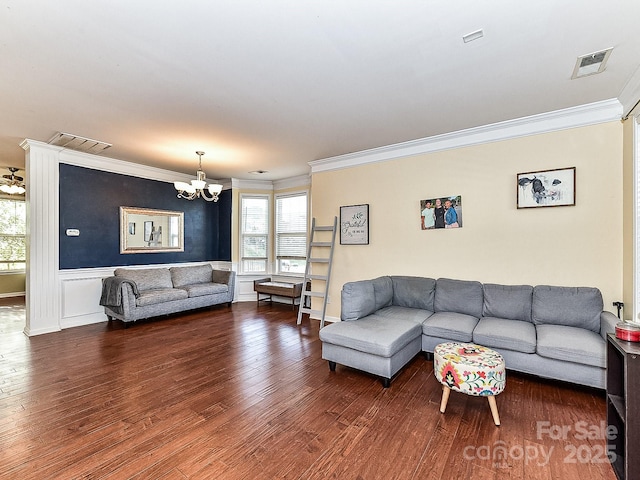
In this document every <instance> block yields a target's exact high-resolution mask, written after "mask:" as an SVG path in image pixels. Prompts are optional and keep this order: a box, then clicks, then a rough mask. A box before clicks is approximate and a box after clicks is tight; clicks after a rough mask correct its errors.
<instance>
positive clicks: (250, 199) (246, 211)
mask: <svg viewBox="0 0 640 480" xmlns="http://www.w3.org/2000/svg"><path fill="white" fill-rule="evenodd" d="M241 212H242V213H241V215H242V219H241V233H240V237H241V244H240V256H241V260H240V262H241V267H240V270H241V271H242V272H243V273H267V265H268V260H269V254H268V252H269V250H268V248H269V197H268V196H266V195H243V196H242V197H241Z"/></svg>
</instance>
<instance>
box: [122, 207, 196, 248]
mask: <svg viewBox="0 0 640 480" xmlns="http://www.w3.org/2000/svg"><path fill="white" fill-rule="evenodd" d="M166 252H184V212H174V211H171V210H152V209H150V208H137V207H120V253H166Z"/></svg>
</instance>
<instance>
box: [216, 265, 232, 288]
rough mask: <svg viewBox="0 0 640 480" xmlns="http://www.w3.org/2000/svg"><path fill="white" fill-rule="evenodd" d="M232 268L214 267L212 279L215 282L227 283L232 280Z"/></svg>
mask: <svg viewBox="0 0 640 480" xmlns="http://www.w3.org/2000/svg"><path fill="white" fill-rule="evenodd" d="M231 274H232V272H231V270H217V269H215V268H214V269H213V272H212V279H213V283H226V284H227V285H228V284H229V283H230V281H231Z"/></svg>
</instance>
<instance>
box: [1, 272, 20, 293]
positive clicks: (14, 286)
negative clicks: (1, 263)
mask: <svg viewBox="0 0 640 480" xmlns="http://www.w3.org/2000/svg"><path fill="white" fill-rule="evenodd" d="M25 277H26V275H25V274H24V273H7V274H3V275H0V296H2V295H6V294H11V293H15V294H18V295H24V292H25V290H26V288H25Z"/></svg>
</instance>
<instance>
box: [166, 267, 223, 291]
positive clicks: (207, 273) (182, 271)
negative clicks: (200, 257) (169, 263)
mask: <svg viewBox="0 0 640 480" xmlns="http://www.w3.org/2000/svg"><path fill="white" fill-rule="evenodd" d="M169 271H170V272H171V281H172V282H173V286H174V287H184V286H185V285H195V284H197V283H211V279H212V271H213V268H212V267H211V265H209V264H208V263H207V264H205V265H193V266H189V267H171V268H170V269H169Z"/></svg>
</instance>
